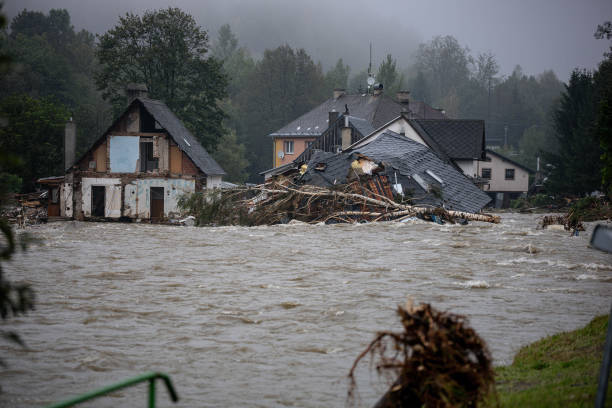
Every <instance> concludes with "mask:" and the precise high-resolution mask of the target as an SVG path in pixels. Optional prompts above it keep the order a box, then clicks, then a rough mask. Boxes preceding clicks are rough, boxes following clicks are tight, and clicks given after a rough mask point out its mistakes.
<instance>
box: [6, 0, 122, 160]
mask: <svg viewBox="0 0 612 408" xmlns="http://www.w3.org/2000/svg"><path fill="white" fill-rule="evenodd" d="M3 40H4V41H2V43H1V45H0V46H1V47H2V50H4V51H5V52H6V53H7V54H10V55H11V56H12V59H13V61H14V65H13V69H12V70H11V72H9V73H8V74H7V75H5V76H4V77H3V78H2V79H0V94H1V95H3V96H8V95H11V94H27V95H29V96H31V97H33V98H50V99H52V100H54V101H57V102H59V103H61V104H63V105H65V106H66V108H67V109H69V110H70V111H71V112H72V115H73V117H74V120H75V122H76V123H77V137H78V138H77V149H78V151H79V152H83V151H84V150H85V149H86V147H89V145H90V144H91V142H92V141H93V140H94V139H96V138H97V136H99V135H100V134H101V133H102V131H103V130H105V129H106V128H107V127H108V124H109V122H110V119H111V117H110V110H109V105H108V104H107V103H105V102H104V100H103V99H102V95H101V93H100V92H99V91H98V90H97V89H96V86H95V83H94V80H93V74H94V72H95V71H96V70H97V68H98V65H97V59H96V56H95V36H94V35H93V34H91V33H90V32H88V31H85V30H81V31H79V32H75V31H74V28H73V27H72V25H71V24H70V15H69V14H68V12H67V11H66V10H55V9H52V10H51V11H49V14H48V15H45V14H43V13H40V12H35V11H27V10H24V11H22V12H21V13H19V14H18V15H17V16H16V17H15V18H14V19H13V21H12V22H11V32H10V35H8V36H7V37H5V38H4V39H3Z"/></svg>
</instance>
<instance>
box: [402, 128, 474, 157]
mask: <svg viewBox="0 0 612 408" xmlns="http://www.w3.org/2000/svg"><path fill="white" fill-rule="evenodd" d="M408 123H410V125H411V126H412V127H413V129H414V130H415V131H416V132H417V133H418V134H419V135H420V136H421V137H423V138H424V139H425V140H427V139H432V140H433V141H434V142H435V143H436V144H437V145H438V146H439V147H440V148H441V149H442V150H444V152H445V153H446V154H447V155H448V156H449V157H450V158H451V159H454V160H461V159H468V160H482V159H483V158H484V150H485V126H484V120H475V119H409V120H408Z"/></svg>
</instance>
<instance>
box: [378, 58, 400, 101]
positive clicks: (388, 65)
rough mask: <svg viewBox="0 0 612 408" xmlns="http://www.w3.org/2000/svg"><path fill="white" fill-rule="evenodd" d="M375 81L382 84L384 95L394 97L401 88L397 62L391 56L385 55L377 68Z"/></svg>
mask: <svg viewBox="0 0 612 408" xmlns="http://www.w3.org/2000/svg"><path fill="white" fill-rule="evenodd" d="M376 80H377V81H378V82H379V83H381V84H383V87H384V91H385V93H387V94H389V95H394V94H395V92H397V91H398V90H399V89H400V88H401V86H402V82H403V75H402V74H400V73H399V72H398V70H397V62H396V61H395V60H394V59H393V56H391V54H387V56H386V57H385V60H384V61H383V62H382V63H381V64H380V66H379V67H378V72H377V73H376Z"/></svg>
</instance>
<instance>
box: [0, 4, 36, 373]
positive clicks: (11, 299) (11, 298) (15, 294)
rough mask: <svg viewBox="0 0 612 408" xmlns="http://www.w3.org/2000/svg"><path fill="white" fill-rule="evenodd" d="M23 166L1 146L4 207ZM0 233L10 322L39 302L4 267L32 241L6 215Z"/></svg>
mask: <svg viewBox="0 0 612 408" xmlns="http://www.w3.org/2000/svg"><path fill="white" fill-rule="evenodd" d="M1 9H2V4H1V3H0V30H3V29H4V27H5V26H6V17H5V16H4V13H2V12H1ZM10 63H11V58H10V56H9V55H7V54H6V53H5V51H1V52H0V65H2V68H3V69H2V70H1V71H0V78H2V76H4V75H5V74H6V72H7V70H8V68H9V67H10ZM0 117H2V118H3V119H6V117H4V116H3V115H0ZM9 124H10V122H9ZM0 129H2V127H0ZM1 141H2V138H0V143H1ZM20 164H21V163H20V160H19V159H18V158H17V157H15V156H14V155H12V154H10V153H9V152H8V151H7V150H4V149H3V148H2V146H1V144H0V208H2V207H3V206H4V204H5V202H6V199H7V194H8V193H9V192H12V187H14V186H12V185H11V184H12V183H14V182H15V178H18V176H15V175H14V174H11V173H10V170H11V169H14V168H17V167H20ZM0 233H1V234H2V239H0V317H1V318H2V320H6V319H8V318H9V317H11V316H19V315H23V314H26V313H27V312H28V311H29V310H33V309H34V300H35V299H34V291H33V290H32V288H31V287H30V285H28V284H23V283H18V284H15V283H13V282H11V281H9V280H8V279H7V278H6V275H5V274H4V271H3V268H2V266H3V262H6V261H8V260H10V259H11V257H12V256H13V254H14V253H15V252H17V250H18V249H19V248H21V249H22V250H25V246H26V244H27V242H28V240H27V239H25V238H26V236H25V235H24V234H22V235H21V236H20V237H16V236H15V234H14V232H13V229H12V227H11V225H10V224H9V222H8V220H7V219H6V217H4V216H0ZM0 336H1V337H3V338H4V339H6V340H9V341H12V342H14V343H18V344H21V345H24V343H23V341H22V339H21V337H20V336H19V334H17V333H16V332H14V331H12V330H10V331H5V330H2V331H0ZM0 365H4V361H3V360H2V359H0Z"/></svg>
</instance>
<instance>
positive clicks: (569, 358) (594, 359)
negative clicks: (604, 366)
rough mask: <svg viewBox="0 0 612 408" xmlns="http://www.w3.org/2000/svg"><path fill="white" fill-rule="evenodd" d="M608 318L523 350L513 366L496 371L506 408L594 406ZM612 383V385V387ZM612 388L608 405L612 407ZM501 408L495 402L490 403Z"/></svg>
mask: <svg viewBox="0 0 612 408" xmlns="http://www.w3.org/2000/svg"><path fill="white" fill-rule="evenodd" d="M607 327H608V316H599V317H597V318H595V319H593V320H592V321H591V322H590V323H589V324H588V325H587V326H586V327H584V328H582V329H578V330H575V331H572V332H569V333H560V334H556V335H554V336H550V337H546V338H544V339H542V340H539V341H537V342H535V343H533V344H530V345H528V346H525V347H523V348H522V349H520V350H519V352H518V353H517V355H516V356H515V358H514V362H513V363H512V365H510V366H505V367H498V368H496V384H497V391H498V394H499V402H500V405H501V406H502V407H564V408H570V407H592V406H593V404H594V402H595V394H596V391H597V381H598V376H599V369H600V365H601V360H602V357H603V346H604V342H605V337H606V330H607ZM609 384H610V383H609ZM611 393H612V385H608V396H607V399H606V406H610V407H612V395H611ZM489 405H490V406H496V404H495V403H494V402H491V403H490V404H489Z"/></svg>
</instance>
